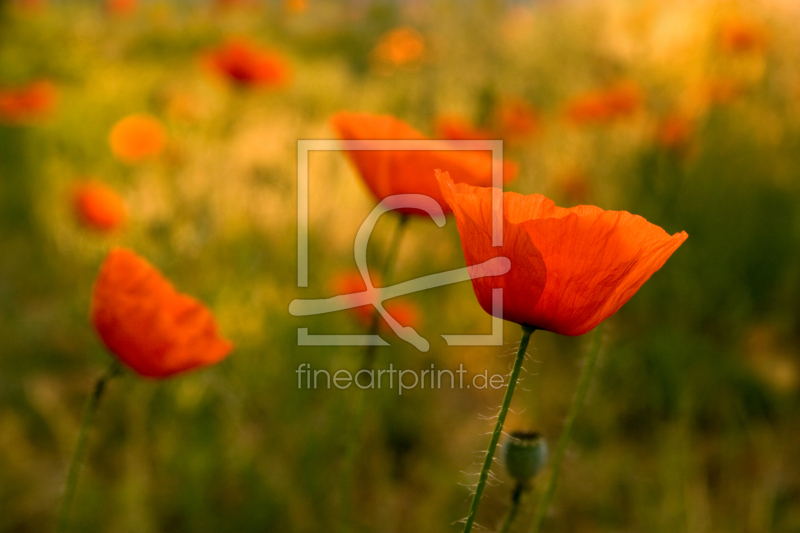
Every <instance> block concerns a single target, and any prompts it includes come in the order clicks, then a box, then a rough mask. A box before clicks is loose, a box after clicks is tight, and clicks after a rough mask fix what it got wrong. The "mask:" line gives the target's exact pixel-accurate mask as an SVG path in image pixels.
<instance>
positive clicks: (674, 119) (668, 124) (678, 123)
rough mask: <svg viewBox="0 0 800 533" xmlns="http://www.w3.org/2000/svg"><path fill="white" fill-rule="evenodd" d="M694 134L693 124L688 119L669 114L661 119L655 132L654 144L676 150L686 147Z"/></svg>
mask: <svg viewBox="0 0 800 533" xmlns="http://www.w3.org/2000/svg"><path fill="white" fill-rule="evenodd" d="M693 132H694V124H693V123H692V120H691V119H689V117H686V116H684V115H681V114H677V113H674V114H671V115H668V116H666V117H665V118H664V119H662V121H661V123H660V124H659V125H658V129H657V131H656V142H657V143H658V144H659V145H660V146H662V147H664V148H666V149H668V150H678V149H680V148H683V147H684V146H686V144H687V143H688V142H689V140H690V139H691V137H692V133H693Z"/></svg>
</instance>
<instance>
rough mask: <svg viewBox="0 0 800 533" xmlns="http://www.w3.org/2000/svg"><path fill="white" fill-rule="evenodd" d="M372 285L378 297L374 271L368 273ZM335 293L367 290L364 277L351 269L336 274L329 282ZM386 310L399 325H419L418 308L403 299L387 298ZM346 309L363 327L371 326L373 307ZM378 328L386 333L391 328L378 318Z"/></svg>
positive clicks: (376, 278)
mask: <svg viewBox="0 0 800 533" xmlns="http://www.w3.org/2000/svg"><path fill="white" fill-rule="evenodd" d="M370 278H371V280H372V285H373V287H375V288H374V289H373V291H374V297H375V298H378V296H379V294H380V291H381V289H380V285H381V279H380V276H378V275H377V274H375V273H370ZM331 285H332V287H333V290H334V292H335V294H337V295H340V294H356V293H360V292H364V291H366V290H367V286H366V284H365V283H364V278H362V277H361V274H360V273H359V272H358V270H352V271H347V272H342V273H339V274H337V275H336V276H335V277H334V278H333V281H332V283H331ZM384 309H386V312H387V313H389V314H390V315H392V317H394V319H395V320H397V322H399V323H400V325H401V326H406V327H412V328H416V327H417V326H418V325H419V315H420V312H419V309H418V308H417V307H416V306H415V305H414V304H412V303H410V302H407V301H405V300H388V301H386V302H385V303H384ZM348 311H350V313H351V314H352V315H353V317H354V318H355V319H356V320H357V321H358V322H359V323H360V324H361V325H362V326H364V327H365V328H368V327H371V325H372V320H373V317H374V316H375V312H376V311H375V307H373V306H372V305H362V306H359V307H352V308H350V309H349V310H348ZM380 328H381V331H382V332H383V333H388V332H389V331H390V330H391V328H390V327H389V325H388V324H386V322H385V321H384V320H383V319H380Z"/></svg>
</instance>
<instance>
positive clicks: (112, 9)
mask: <svg viewBox="0 0 800 533" xmlns="http://www.w3.org/2000/svg"><path fill="white" fill-rule="evenodd" d="M137 7H139V2H138V0H106V11H107V12H108V13H110V14H112V15H115V16H126V15H131V14H133V13H134V12H135V11H136V8H137Z"/></svg>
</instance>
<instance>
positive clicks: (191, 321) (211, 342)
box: [91, 248, 233, 378]
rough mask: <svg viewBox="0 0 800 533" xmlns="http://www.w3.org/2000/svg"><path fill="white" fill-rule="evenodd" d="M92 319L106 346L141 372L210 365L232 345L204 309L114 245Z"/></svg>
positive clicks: (155, 374)
mask: <svg viewBox="0 0 800 533" xmlns="http://www.w3.org/2000/svg"><path fill="white" fill-rule="evenodd" d="M91 320H92V324H93V325H94V327H95V330H96V331H97V333H98V335H100V338H101V339H102V340H103V343H104V344H105V345H106V347H107V348H108V349H109V350H110V351H111V352H112V353H113V354H114V355H116V356H117V358H119V360H120V361H121V362H122V363H124V364H125V365H127V366H129V367H130V368H131V369H132V370H134V371H135V372H136V373H138V374H140V375H142V376H145V377H151V378H167V377H170V376H173V375H175V374H177V373H180V372H185V371H188V370H192V369H195V368H200V367H204V366H207V365H212V364H214V363H217V362H219V361H221V360H222V359H224V358H225V357H226V356H227V355H228V354H229V353H230V351H231V350H232V349H233V345H232V344H231V343H230V342H229V341H227V340H225V339H223V338H222V337H220V336H219V334H218V333H217V325H216V323H215V321H214V317H213V315H212V314H211V312H210V311H209V310H208V309H206V308H205V307H204V306H203V305H202V304H201V303H200V302H198V301H197V300H195V299H194V298H192V297H190V296H186V295H184V294H180V293H178V292H177V291H176V290H175V289H174V288H173V286H172V284H170V282H169V281H167V280H166V279H165V278H164V277H163V276H162V275H161V273H160V272H158V270H156V269H155V268H154V267H153V266H152V265H150V263H148V262H147V261H145V260H144V259H142V258H141V257H139V256H137V255H136V254H135V253H133V252H132V251H130V250H127V249H124V248H114V249H112V250H111V252H110V253H109V254H108V256H107V257H106V259H105V262H104V263H103V265H102V267H101V268H100V274H99V275H98V277H97V280H96V281H95V285H94V291H93V294H92V308H91Z"/></svg>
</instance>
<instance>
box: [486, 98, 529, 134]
mask: <svg viewBox="0 0 800 533" xmlns="http://www.w3.org/2000/svg"><path fill="white" fill-rule="evenodd" d="M494 123H495V129H496V130H497V132H498V135H499V136H500V137H502V138H503V139H505V140H506V141H508V142H509V143H511V144H519V143H520V142H522V141H524V140H525V139H528V138H530V137H533V136H534V135H536V134H537V133H538V132H539V129H540V127H541V126H540V120H539V114H538V113H537V112H536V110H535V109H534V108H533V107H532V106H531V105H529V104H528V103H527V102H525V101H523V100H519V99H512V100H508V101H506V102H503V103H502V104H500V106H498V108H497V109H496V110H495V113H494Z"/></svg>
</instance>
